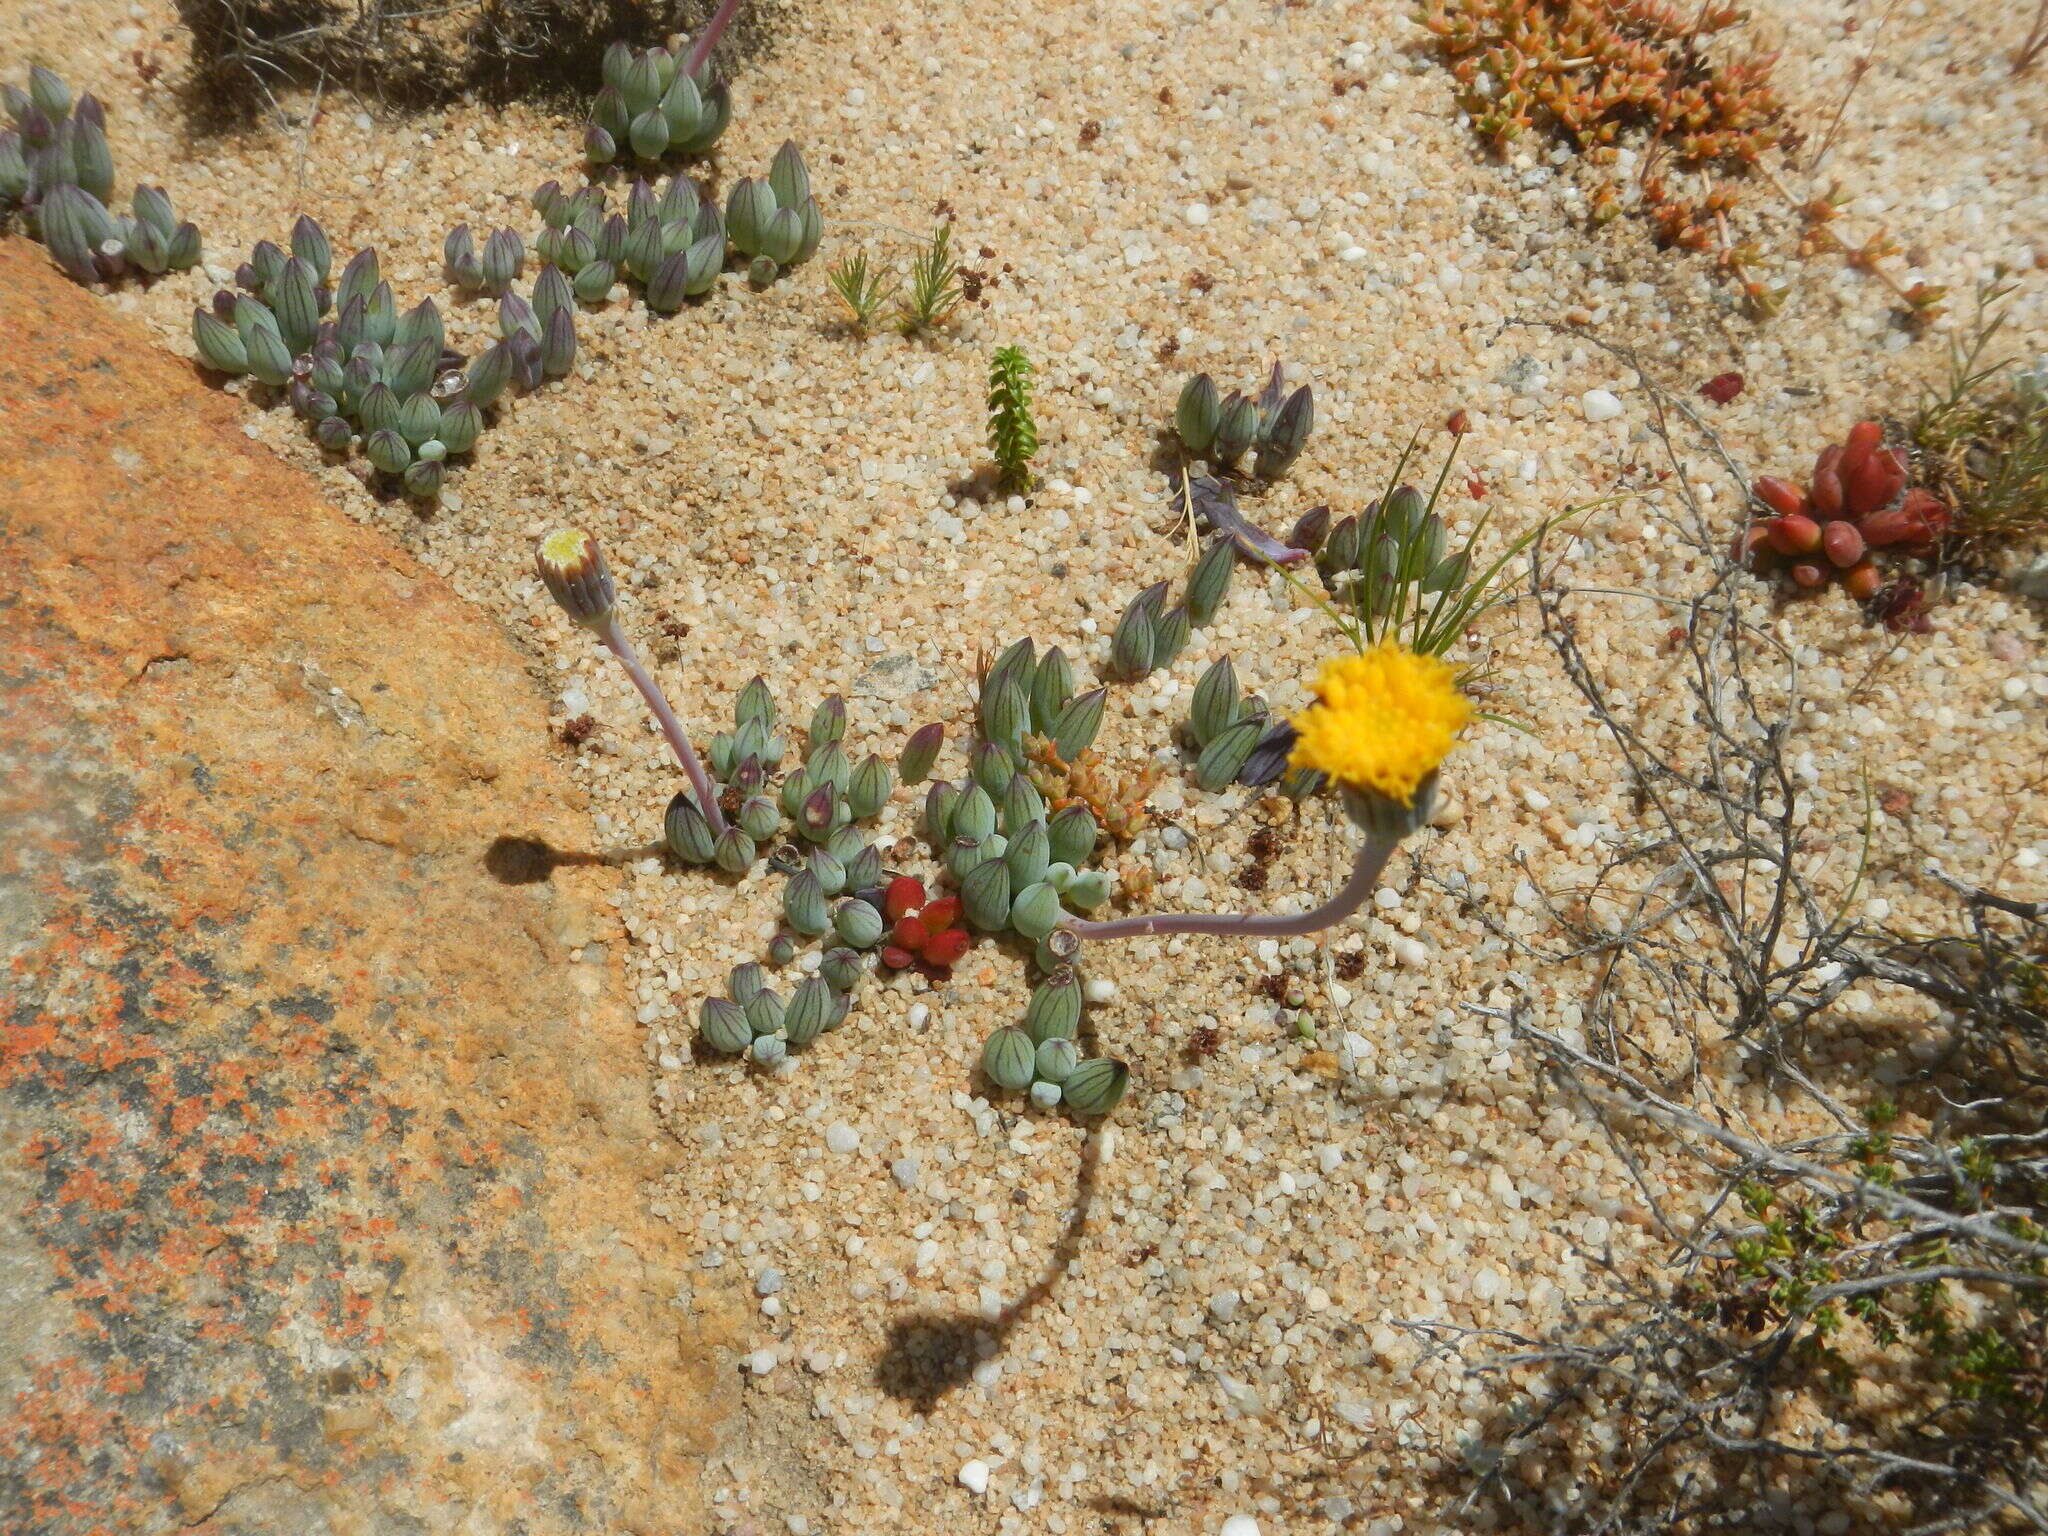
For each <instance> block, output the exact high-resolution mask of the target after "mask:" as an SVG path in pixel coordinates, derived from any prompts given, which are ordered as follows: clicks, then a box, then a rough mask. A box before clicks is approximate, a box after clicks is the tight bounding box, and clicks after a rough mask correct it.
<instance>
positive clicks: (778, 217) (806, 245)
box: [725, 140, 825, 288]
mask: <svg viewBox="0 0 2048 1536" xmlns="http://www.w3.org/2000/svg"><path fill="white" fill-rule="evenodd" d="M824 231H825V223H824V219H823V218H822V216H821V215H820V214H819V212H818V200H817V199H816V198H815V197H813V196H812V195H811V173H810V171H809V170H808V169H807V168H806V167H805V165H804V157H803V155H802V154H801V153H799V152H798V150H797V147H796V145H795V143H794V142H792V141H789V140H784V141H783V145H782V148H780V149H779V150H777V151H776V152H775V161H774V163H773V164H772V165H771V166H770V167H769V168H768V174H767V175H766V176H763V177H759V178H756V177H750V176H742V177H741V178H740V179H739V180H738V181H736V182H734V183H733V186H732V190H731V191H730V192H728V193H727V194H726V199H725V232H726V234H727V236H728V237H730V239H731V240H732V243H733V247H734V249H736V250H737V251H739V252H740V254H741V255H743V256H746V257H749V258H750V261H749V264H748V267H747V276H748V279H749V280H750V281H751V282H752V283H753V284H754V286H755V287H757V288H765V287H767V286H768V284H770V283H772V282H774V281H775V279H776V278H778V277H780V276H781V275H782V274H783V273H784V272H786V271H788V270H789V269H790V268H791V267H795V266H801V265H802V264H803V263H804V262H806V261H809V260H810V259H811V254H812V253H813V252H814V251H816V250H817V248H818V241H819V239H820V238H821V237H822V236H823V234H824Z"/></svg>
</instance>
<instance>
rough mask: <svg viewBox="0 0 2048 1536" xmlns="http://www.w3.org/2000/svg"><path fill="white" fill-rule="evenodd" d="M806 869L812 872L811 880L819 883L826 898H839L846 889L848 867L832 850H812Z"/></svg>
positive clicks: (819, 887) (805, 865)
mask: <svg viewBox="0 0 2048 1536" xmlns="http://www.w3.org/2000/svg"><path fill="white" fill-rule="evenodd" d="M804 868H805V869H807V870H809V871H810V872H811V878H812V879H814V880H816V881H817V882H818V889H819V890H820V891H822V892H823V893H824V894H825V895H826V896H828V897H830V896H837V895H838V894H839V893H840V892H841V891H843V890H845V889H846V866H845V864H843V863H841V862H840V860H839V859H838V857H837V856H835V855H834V854H833V852H832V850H831V849H829V848H814V849H812V850H811V856H810V858H809V859H808V860H807V861H806V862H805V864H804Z"/></svg>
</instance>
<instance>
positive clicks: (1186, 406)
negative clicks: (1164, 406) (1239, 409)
mask: <svg viewBox="0 0 2048 1536" xmlns="http://www.w3.org/2000/svg"><path fill="white" fill-rule="evenodd" d="M1222 419H1223V407H1222V404H1221V402H1219V401H1218V399H1217V398H1216V381H1215V380H1214V379H1212V378H1210V377H1209V375H1208V374H1206V373H1198V374H1196V375H1195V376H1194V377H1193V378H1192V379H1189V380H1188V381H1187V383H1186V384H1184V385H1182V386H1181V391H1180V400H1179V401H1178V403H1176V404H1175V406H1174V408H1173V430H1174V432H1175V433H1176V434H1177V435H1178V436H1179V438H1180V441H1181V446H1182V447H1184V448H1186V449H1187V451H1188V452H1189V453H1191V454H1194V455H1195V456H1196V457H1197V458H1203V457H1206V456H1207V455H1208V452H1209V448H1210V446H1211V445H1212V444H1213V443H1214V442H1215V441H1216V428H1217V426H1218V425H1219V424H1220V423H1221V421H1222Z"/></svg>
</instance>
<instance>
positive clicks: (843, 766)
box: [804, 741, 853, 795]
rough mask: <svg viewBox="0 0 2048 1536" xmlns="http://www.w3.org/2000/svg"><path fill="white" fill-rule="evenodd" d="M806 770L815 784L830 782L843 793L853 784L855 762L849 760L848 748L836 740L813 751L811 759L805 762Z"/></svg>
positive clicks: (836, 789)
mask: <svg viewBox="0 0 2048 1536" xmlns="http://www.w3.org/2000/svg"><path fill="white" fill-rule="evenodd" d="M804 772H805V773H806V774H807V775H808V776H809V777H810V780H811V782H812V783H813V784H830V785H831V786H832V788H833V789H834V790H835V791H837V792H838V793H839V794H842V795H843V794H845V793H846V791H847V790H848V789H849V788H850V787H851V786H852V784H853V764H852V763H850V762H849V761H847V757H846V749H845V748H844V747H843V746H841V745H840V744H839V743H838V742H836V741H834V742H828V743H826V744H825V745H824V746H822V747H819V748H817V749H816V750H815V751H813V752H812V753H811V760H810V761H809V762H808V763H806V764H804Z"/></svg>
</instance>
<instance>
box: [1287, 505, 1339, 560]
mask: <svg viewBox="0 0 2048 1536" xmlns="http://www.w3.org/2000/svg"><path fill="white" fill-rule="evenodd" d="M1329 536H1330V509H1329V508H1328V507H1310V508H1309V509H1308V510H1307V511H1306V512H1304V513H1302V514H1301V516H1300V517H1298V518H1296V519H1295V520H1294V527H1293V528H1292V529H1291V530H1289V532H1288V535H1287V542H1288V544H1289V545H1291V546H1292V547H1293V548H1295V549H1305V550H1307V551H1309V553H1311V554H1314V553H1315V552H1316V551H1317V550H1319V549H1321V548H1322V547H1323V543H1324V541H1325V540H1326V539H1328V538H1329Z"/></svg>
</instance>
